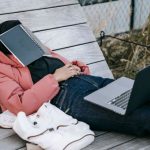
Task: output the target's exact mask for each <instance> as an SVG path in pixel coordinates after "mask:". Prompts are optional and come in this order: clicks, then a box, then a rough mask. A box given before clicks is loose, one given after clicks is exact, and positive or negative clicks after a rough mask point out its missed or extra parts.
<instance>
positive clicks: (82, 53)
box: [55, 42, 105, 64]
mask: <svg viewBox="0 0 150 150" xmlns="http://www.w3.org/2000/svg"><path fill="white" fill-rule="evenodd" d="M55 52H57V53H58V54H60V55H62V56H64V57H65V58H67V59H68V60H70V61H72V60H80V61H82V62H84V63H86V64H89V63H93V62H97V61H101V60H105V58H104V56H103V54H102V52H101V50H100V49H99V46H98V44H97V43H96V42H93V43H88V44H83V45H79V46H75V47H70V48H65V49H61V50H58V51H55Z"/></svg>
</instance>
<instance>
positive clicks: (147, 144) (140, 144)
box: [111, 137, 150, 150]
mask: <svg viewBox="0 0 150 150" xmlns="http://www.w3.org/2000/svg"><path fill="white" fill-rule="evenodd" d="M126 149H127V150H150V137H147V138H137V139H134V140H131V141H130V142H127V143H124V144H122V145H119V146H117V147H114V148H112V149H111V150H126Z"/></svg>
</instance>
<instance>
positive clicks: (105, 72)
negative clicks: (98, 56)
mask: <svg viewBox="0 0 150 150" xmlns="http://www.w3.org/2000/svg"><path fill="white" fill-rule="evenodd" d="M89 67H90V70H91V74H92V75H95V76H101V77H104V78H112V79H113V74H112V73H111V71H110V69H109V67H108V65H107V63H106V61H102V62H98V63H94V64H91V65H89Z"/></svg>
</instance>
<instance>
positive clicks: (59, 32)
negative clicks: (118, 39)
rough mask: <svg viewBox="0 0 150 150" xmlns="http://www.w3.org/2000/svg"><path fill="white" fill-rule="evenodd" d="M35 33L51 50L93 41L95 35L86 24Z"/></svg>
mask: <svg viewBox="0 0 150 150" xmlns="http://www.w3.org/2000/svg"><path fill="white" fill-rule="evenodd" d="M35 35H36V36H37V37H38V38H39V39H40V40H41V42H42V43H44V44H45V45H46V46H47V47H49V48H51V49H53V50H56V49H60V48H67V47H70V46H75V45H80V44H83V43H88V42H91V41H95V37H94V36H93V33H92V31H91V30H90V29H89V26H88V25H87V24H80V25H75V26H69V27H63V28H58V29H53V30H46V31H41V32H38V33H35Z"/></svg>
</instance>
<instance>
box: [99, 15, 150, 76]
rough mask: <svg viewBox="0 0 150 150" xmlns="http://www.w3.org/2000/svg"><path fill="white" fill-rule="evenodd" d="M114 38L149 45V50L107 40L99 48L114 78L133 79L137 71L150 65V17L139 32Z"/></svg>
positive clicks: (111, 39)
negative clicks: (124, 77)
mask: <svg viewBox="0 0 150 150" xmlns="http://www.w3.org/2000/svg"><path fill="white" fill-rule="evenodd" d="M116 37H118V38H121V39H125V40H128V41H134V42H137V43H141V44H144V45H149V48H145V47H142V46H138V45H135V44H130V43H126V42H122V41H119V40H116V39H113V38H107V39H106V40H105V41H104V43H103V45H102V47H101V49H102V51H103V53H104V55H105V58H106V60H107V62H108V64H109V67H110V69H111V70H112V72H113V75H114V77H115V78H118V77H120V76H126V77H130V78H132V79H134V77H135V74H136V73H137V72H138V71H139V70H141V69H143V68H144V67H145V66H148V65H150V16H149V18H148V19H147V22H146V24H145V25H144V26H143V28H142V29H141V30H139V31H131V32H128V33H124V34H120V35H118V36H116Z"/></svg>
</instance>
